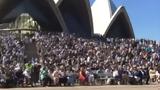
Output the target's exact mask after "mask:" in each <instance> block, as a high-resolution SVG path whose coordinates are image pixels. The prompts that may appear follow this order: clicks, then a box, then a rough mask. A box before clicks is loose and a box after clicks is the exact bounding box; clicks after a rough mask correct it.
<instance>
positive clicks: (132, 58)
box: [0, 32, 160, 87]
mask: <svg viewBox="0 0 160 90" xmlns="http://www.w3.org/2000/svg"><path fill="white" fill-rule="evenodd" d="M18 36H19V35H18ZM28 42H34V43H35V44H36V50H37V52H36V53H37V57H34V58H32V59H31V60H30V59H29V60H26V59H27V55H25V45H26V43H28ZM0 49H1V50H0V51H1V53H0V58H1V60H0V61H1V62H0V84H1V86H2V87H10V86H14V87H15V86H28V85H31V86H74V85H105V84H109V85H123V84H125V85H143V84H152V83H155V82H157V83H159V82H160V43H158V42H156V41H153V40H146V39H139V40H136V39H118V38H106V39H103V40H99V39H95V38H88V39H86V38H81V37H76V36H75V35H71V34H66V33H51V32H49V33H43V32H35V33H34V34H33V35H28V36H27V35H26V36H23V37H21V38H17V35H16V34H14V33H2V34H1V35H0ZM31 52H32V51H31Z"/></svg>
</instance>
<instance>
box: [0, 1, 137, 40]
mask: <svg viewBox="0 0 160 90" xmlns="http://www.w3.org/2000/svg"><path fill="white" fill-rule="evenodd" d="M30 27H32V28H34V29H40V30H42V31H53V32H67V33H74V34H76V35H79V36H93V35H95V34H98V35H101V36H103V37H105V38H108V37H109V38H116V37H118V38H134V37H135V36H134V32H133V28H132V25H131V22H130V19H129V16H128V14H127V12H126V9H125V7H124V6H119V7H116V6H115V5H114V3H113V1H112V0H0V29H1V30H5V29H10V28H12V29H18V28H19V29H22V28H30Z"/></svg>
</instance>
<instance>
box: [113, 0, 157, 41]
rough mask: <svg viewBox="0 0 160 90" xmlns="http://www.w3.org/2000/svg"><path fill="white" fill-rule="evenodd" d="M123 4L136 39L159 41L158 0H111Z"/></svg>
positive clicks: (117, 4) (116, 3)
mask: <svg viewBox="0 0 160 90" xmlns="http://www.w3.org/2000/svg"><path fill="white" fill-rule="evenodd" d="M113 2H114V3H115V5H116V6H119V5H124V6H125V7H126V10H127V12H128V15H129V17H130V21H131V23H132V27H133V30H134V33H135V36H136V38H137V39H140V38H145V39H152V40H157V41H160V0H113Z"/></svg>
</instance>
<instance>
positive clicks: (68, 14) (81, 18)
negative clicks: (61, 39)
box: [59, 0, 93, 36]
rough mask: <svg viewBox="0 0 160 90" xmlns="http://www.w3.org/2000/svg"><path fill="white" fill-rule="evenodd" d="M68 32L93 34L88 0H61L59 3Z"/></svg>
mask: <svg viewBox="0 0 160 90" xmlns="http://www.w3.org/2000/svg"><path fill="white" fill-rule="evenodd" d="M59 10H60V11H61V13H62V16H63V18H64V21H65V22H66V26H67V28H68V32H70V33H75V34H78V35H83V36H88V35H92V34H93V26H92V16H91V10H90V5H89V1H88V0H63V1H62V2H61V3H60V5H59Z"/></svg>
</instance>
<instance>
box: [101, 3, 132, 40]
mask: <svg viewBox="0 0 160 90" xmlns="http://www.w3.org/2000/svg"><path fill="white" fill-rule="evenodd" d="M104 37H112V38H116V37H118V38H135V36H134V32H133V28H132V25H131V22H130V19H129V16H128V14H127V12H126V9H125V8H124V7H123V6H120V7H119V8H118V9H117V10H116V12H115V13H114V15H113V16H112V18H111V20H110V23H109V25H108V27H107V29H106V32H105V33H104Z"/></svg>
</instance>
